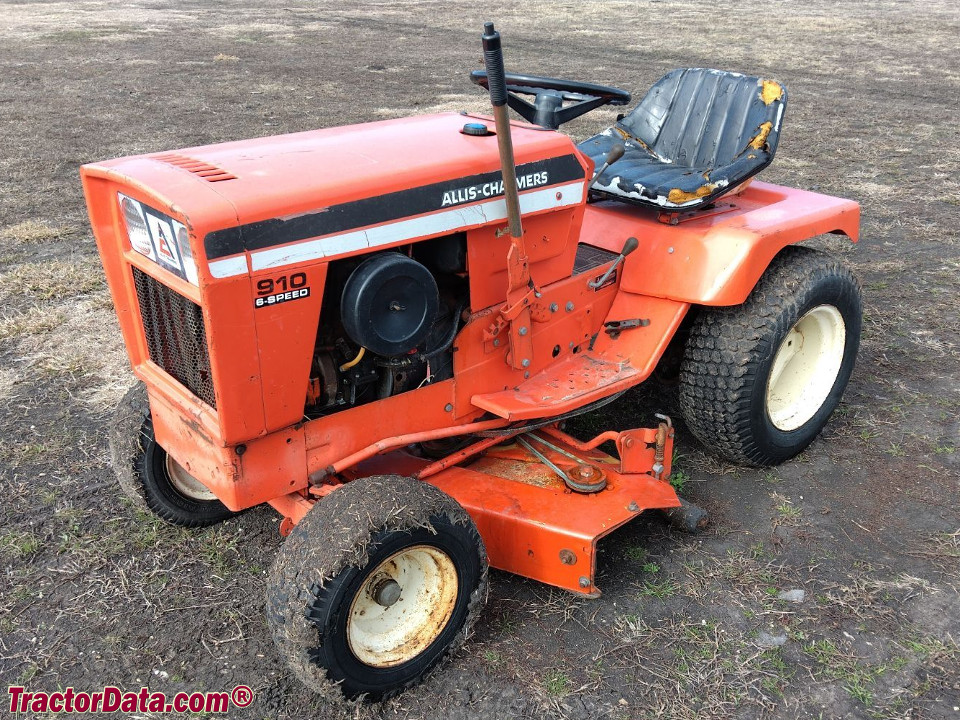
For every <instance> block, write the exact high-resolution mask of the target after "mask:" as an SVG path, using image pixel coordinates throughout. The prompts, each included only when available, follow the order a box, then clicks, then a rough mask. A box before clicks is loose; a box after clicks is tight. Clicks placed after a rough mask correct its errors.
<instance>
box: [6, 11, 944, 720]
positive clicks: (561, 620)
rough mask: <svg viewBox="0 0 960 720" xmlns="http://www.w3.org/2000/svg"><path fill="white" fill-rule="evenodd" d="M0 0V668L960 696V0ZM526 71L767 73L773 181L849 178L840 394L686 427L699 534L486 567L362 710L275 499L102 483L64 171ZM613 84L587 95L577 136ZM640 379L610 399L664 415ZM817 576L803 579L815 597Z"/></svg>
mask: <svg viewBox="0 0 960 720" xmlns="http://www.w3.org/2000/svg"><path fill="white" fill-rule="evenodd" d="M264 5H265V4H264V3H259V4H258V3H251V2H248V1H247V0H233V1H231V2H226V3H210V2H200V1H199V0H194V1H192V2H191V1H189V0H188V1H186V2H170V1H169V0H152V1H149V2H148V1H146V0H143V1H140V2H133V3H123V4H113V3H107V2H81V1H79V0H74V1H66V2H0V11H2V12H3V15H4V21H3V23H0V69H2V72H0V110H2V116H3V118H4V122H3V123H0V147H2V148H3V150H2V152H0V177H2V178H3V180H2V182H0V249H2V253H0V487H2V491H3V497H4V503H3V506H2V509H0V518H2V520H0V523H2V524H0V567H2V570H3V572H2V574H0V680H2V682H0V685H3V684H14V683H26V684H27V685H28V686H29V687H31V688H33V689H47V690H55V689H57V688H60V687H65V686H68V685H72V686H74V687H75V688H78V689H80V688H87V689H95V688H97V687H100V686H103V685H105V684H116V685H119V686H120V687H123V688H129V689H137V688H139V687H140V686H141V685H142V684H148V685H149V686H150V687H151V688H153V689H162V690H167V691H172V690H174V689H176V690H179V689H186V690H191V691H192V690H223V689H227V690H229V689H230V688H232V687H233V686H234V685H236V684H238V683H245V684H248V685H250V686H251V687H253V688H254V690H255V692H256V693H257V696H258V703H257V705H256V707H255V712H253V713H252V715H255V716H257V717H271V718H272V717H277V718H299V717H305V716H312V717H330V718H341V717H342V718H345V717H364V718H365V717H371V718H387V717H436V716H438V715H444V716H446V717H449V718H466V717H498V718H502V717H570V718H581V717H582V718H595V717H611V718H653V717H666V718H708V717H709V718H727V717H741V718H753V717H775V718H801V717H802V718H808V717H814V718H817V717H822V718H839V717H857V718H878V719H880V718H911V719H917V718H960V709H958V708H960V645H958V641H960V594H958V592H960V591H958V583H960V570H958V567H960V510H958V503H957V497H958V491H960V480H958V478H960V449H958V448H960V342H958V340H957V338H958V337H960V320H958V318H960V300H958V297H960V295H958V280H957V277H958V272H960V239H958V228H960V181H958V177H960V173H958V170H960V151H958V149H957V140H956V139H957V137H958V134H960V133H958V131H960V124H958V122H957V119H956V117H955V113H954V112H951V108H952V107H953V106H955V104H956V103H955V98H956V97H957V96H958V93H960V61H958V59H957V53H956V50H957V47H956V44H957V37H958V34H960V11H958V10H957V9H956V8H955V7H954V5H953V3H950V2H947V1H946V0H939V1H936V0H934V1H933V2H928V3H924V4H919V3H910V2H892V1H890V0H884V1H880V0H877V1H875V2H863V3H859V2H858V3H850V2H846V3H833V2H830V3H828V2H825V1H824V0H810V1H809V2H805V3H802V4H801V3H789V2H776V3H768V4H767V5H763V6H756V5H747V4H741V5H737V6H735V7H734V8H732V9H731V8H724V7H719V6H712V5H711V6H704V5H703V4H701V3H694V2H679V1H676V0H664V1H662V2H654V1H651V2H641V1H637V2H603V3H598V2H583V1H581V2H576V3H574V2H567V3H531V4H528V5H525V6H524V7H523V8H522V9H518V7H516V6H513V5H510V6H506V5H504V6H497V5H496V4H494V5H486V6H483V7H482V8H479V7H469V6H461V5H451V4H448V3H440V2H412V1H411V2H403V3H400V2H393V3H390V2H382V3H376V4H370V5H364V6H360V7H351V6H348V5H347V4H343V3H319V4H318V3H307V2H302V1H301V0H291V1H290V2H284V3H283V4H282V5H279V4H277V5H271V6H269V7H265V6H264ZM489 18H493V19H495V20H496V21H497V23H498V27H499V28H500V29H501V30H502V32H503V33H504V42H505V47H506V53H507V59H508V67H509V68H511V69H514V70H521V71H525V72H528V73H530V74H545V75H558V76H569V77H573V78H577V79H582V80H587V81H594V82H606V83H610V84H614V85H620V86H622V87H625V88H627V89H629V90H631V91H633V92H634V93H635V94H642V92H643V91H644V90H645V89H646V88H647V87H649V85H650V84H652V82H653V81H654V80H656V79H657V78H658V77H659V76H661V75H662V74H663V73H664V72H666V71H667V70H669V69H671V68H674V67H679V66H702V65H705V66H713V67H722V68H728V69H735V70H741V71H746V72H751V73H757V74H766V75H769V76H772V77H776V78H777V79H779V80H781V81H783V82H784V83H785V84H786V85H787V87H788V88H789V91H790V107H789V110H788V113H787V118H786V123H785V131H784V133H783V137H782V140H781V144H780V149H779V151H778V155H777V159H776V161H775V162H774V164H773V165H772V166H771V168H770V169H768V170H767V171H766V172H765V174H764V177H765V179H767V180H770V181H774V182H782V183H785V184H791V185H796V186H799V187H804V188H812V189H819V190H821V191H823V192H828V193H835V194H839V195H844V196H848V197H852V198H854V199H857V200H859V201H860V202H861V203H862V204H863V226H862V230H863V240H862V243H861V244H860V246H859V247H857V248H855V249H854V248H853V247H848V246H844V245H842V244H835V245H834V250H835V251H836V252H841V253H844V254H845V256H846V257H847V259H848V260H849V262H850V263H851V264H852V265H853V266H854V267H855V268H856V270H857V272H858V274H859V275H860V277H861V279H862V281H863V284H864V290H865V301H866V319H865V334H864V339H863V346H862V350H861V356H860V361H859V364H858V367H857V370H856V371H855V374H854V377H853V379H852V382H851V385H850V388H849V390H848V393H847V396H846V399H845V401H844V403H843V404H842V405H841V407H840V409H839V411H838V412H837V413H836V415H835V416H834V418H833V419H832V421H831V423H830V425H829V426H828V428H827V430H826V432H825V433H824V434H823V436H822V437H821V438H820V439H818V440H817V441H816V442H815V443H814V444H813V445H812V446H811V448H810V449H809V450H808V451H807V452H805V453H804V454H803V456H801V457H800V458H799V459H798V460H796V461H793V462H791V463H788V464H786V465H784V466H781V467H779V468H776V469H773V470H768V471H755V470H743V469H738V468H734V467H732V466H727V465H725V464H723V463H719V462H717V461H716V460H714V459H712V458H711V457H710V456H709V455H707V454H706V453H705V452H704V451H703V450H702V448H700V447H698V445H697V444H696V443H695V441H694V440H692V439H691V437H690V436H689V434H688V433H685V432H684V428H683V427H682V426H681V427H680V429H679V438H680V439H679V453H680V455H681V457H680V458H679V462H678V466H679V468H680V470H681V473H682V474H681V478H682V480H683V482H684V492H685V493H686V494H688V495H689V496H690V497H691V498H692V499H694V500H695V501H697V502H699V503H700V504H702V505H704V506H705V507H707V508H708V509H709V510H710V511H711V513H712V514H713V518H714V521H713V525H712V527H711V529H710V530H709V531H708V532H707V533H706V534H705V535H701V536H699V537H695V538H693V537H686V536H680V535H677V534H675V533H673V532H672V531H671V530H670V529H669V528H667V527H666V526H665V525H663V524H662V523H661V522H660V521H659V520H657V519H656V518H649V519H642V520H640V521H638V522H637V523H635V524H634V525H631V526H629V527H628V528H626V529H624V530H623V531H621V532H619V533H617V534H616V535H614V536H613V537H611V538H610V539H609V540H608V541H606V543H605V544H604V545H603V546H602V549H603V554H602V557H601V561H600V578H599V581H598V584H599V585H600V587H601V588H602V589H603V590H604V595H603V597H602V598H601V599H599V600H595V601H586V600H581V599H578V598H575V597H572V596H569V595H566V594H564V593H562V592H559V591H555V590H551V589H549V588H547V587H544V586H541V585H538V584H536V583H533V582H528V581H525V580H522V579H520V578H517V577H513V576H508V575H505V574H501V573H495V574H494V577H493V583H492V585H493V589H492V594H491V597H490V601H489V604H488V608H487V611H486V615H485V617H484V619H483V620H482V621H481V624H480V626H479V628H478V629H477V632H476V634H475V636H474V638H473V639H472V641H471V642H470V643H468V645H467V647H466V649H465V651H464V652H463V653H461V655H460V656H459V657H458V658H456V659H455V661H454V662H453V663H452V664H451V665H450V666H448V668H447V669H446V670H445V671H444V672H443V673H442V674H439V675H437V676H435V677H434V678H432V679H431V680H430V681H429V682H428V683H426V684H425V685H423V686H421V687H419V688H416V689H414V690H412V691H410V692H408V693H407V694H405V695H404V696H402V697H400V698H398V699H396V700H393V701H390V702H388V703H385V704H383V705H376V706H371V707H363V708H353V709H349V708H348V709H343V708H335V707H330V706H326V705H322V704H321V703H319V702H318V701H317V700H316V699H314V698H312V697H311V696H310V695H309V693H307V692H306V691H305V690H303V689H302V688H301V687H300V686H299V685H298V684H296V682H295V681H294V680H293V679H292V678H291V677H290V676H289V675H288V673H287V671H286V670H285V666H284V664H283V662H282V659H281V658H279V657H278V656H277V654H276V652H275V651H274V648H273V645H272V644H271V642H270V639H269V637H268V634H267V632H266V628H265V624H264V621H263V618H262V607H261V606H262V594H263V582H264V568H266V567H267V566H268V565H269V563H270V562H271V560H272V557H273V554H274V553H275V551H276V549H277V547H278V546H279V544H280V538H279V535H278V533H277V521H276V517H275V516H274V514H273V513H272V512H269V511H266V510H255V511H252V512H249V513H246V514H244V515H242V516H240V517H239V518H237V519H235V520H232V521H230V522H227V523H225V524H224V525H222V526H219V527H217V528H215V529H210V530H205V531H200V532H188V531H183V530H179V529H176V528H173V527H170V526H167V525H164V524H163V523H161V522H158V521H157V520H156V519H154V518H152V517H150V516H147V515H142V514H138V513H137V512H136V511H134V510H133V509H132V508H131V507H130V506H128V505H127V504H126V503H125V502H124V501H123V500H121V498H120V497H119V496H118V493H117V491H116V489H115V487H114V482H113V480H112V476H111V472H110V469H109V466H108V458H107V452H106V448H105V434H104V427H105V424H106V423H107V422H108V421H109V418H110V414H111V408H112V407H113V405H114V404H115V403H116V401H117V400H118V399H119V397H120V396H121V395H122V393H123V391H124V389H125V388H126V386H127V385H128V383H129V382H130V376H129V372H128V368H127V365H126V360H125V356H124V353H123V349H122V346H121V343H120V339H119V334H118V331H117V327H116V323H115V320H114V319H113V314H112V308H111V305H110V301H109V297H108V294H107V292H106V288H105V284H104V280H103V276H102V273H101V271H100V269H99V263H98V260H97V256H96V251H95V248H94V245H93V241H92V237H91V234H90V229H89V226H88V224H87V222H86V217H85V210H84V206H83V199H82V196H81V193H80V187H79V181H78V177H77V167H78V166H79V165H80V164H81V163H83V162H87V161H93V160H99V159H103V158H107V157H115V156H119V155H125V154H132V153H139V152H147V151H159V150H166V149H172V148H177V147H182V146H189V145H195V144H201V143H209V142H216V141H220V140H228V139H237V138H246V137H251V136H257V135H267V134H274V133H280V132H288V131H295V130H301V129H308V128H313V127H325V126H332V125H336V124H342V123H350V122H359V121H364V120H370V119H379V118H385V117H397V116H402V115H407V114H410V113H421V112H432V111H436V110H446V109H475V110H481V109H483V107H484V99H483V96H482V95H481V94H480V93H478V92H477V91H476V89H475V88H474V87H473V86H471V85H470V84H469V81H468V79H467V72H468V71H469V70H470V69H473V68H476V67H478V66H479V58H480V51H479V42H478V35H479V33H480V28H481V22H482V20H483V19H489ZM612 115H613V111H609V112H608V111H606V110H604V111H598V112H596V113H593V114H590V115H588V116H587V117H586V118H584V119H581V120H579V121H577V122H576V123H573V124H571V126H569V130H570V132H571V134H573V135H574V136H576V137H578V138H582V137H586V136H587V135H588V134H590V133H591V132H592V131H593V130H594V129H595V128H597V127H600V126H601V125H603V124H604V123H607V122H608V121H609V120H610V119H611V117H612ZM672 402H674V401H673V399H672V398H671V397H670V396H669V394H666V395H663V394H654V393H651V392H649V391H648V392H638V393H634V394H632V395H630V396H628V397H627V398H625V399H624V400H622V401H620V402H619V403H618V404H617V405H616V406H614V407H612V408H610V409H608V410H605V411H604V412H605V413H607V414H606V416H605V417H604V418H597V419H595V422H597V423H598V424H603V425H607V424H614V425H617V424H619V425H628V424H636V423H638V422H640V423H642V422H648V421H649V416H650V414H651V413H652V412H653V411H654V410H655V409H667V410H670V409H672V406H671V403H672ZM797 591H802V592H797Z"/></svg>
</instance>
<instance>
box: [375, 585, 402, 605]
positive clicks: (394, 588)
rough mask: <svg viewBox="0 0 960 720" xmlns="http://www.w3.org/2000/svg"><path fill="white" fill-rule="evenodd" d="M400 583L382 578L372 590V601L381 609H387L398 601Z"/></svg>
mask: <svg viewBox="0 0 960 720" xmlns="http://www.w3.org/2000/svg"><path fill="white" fill-rule="evenodd" d="M400 592H401V588H400V583H398V582H397V581H396V580H392V579H391V578H384V579H383V580H381V581H380V582H378V583H377V584H376V585H375V586H374V588H373V600H374V602H376V603H377V605H380V606H381V607H385V608H388V607H390V606H391V605H393V604H394V603H395V602H396V601H397V600H399V599H400Z"/></svg>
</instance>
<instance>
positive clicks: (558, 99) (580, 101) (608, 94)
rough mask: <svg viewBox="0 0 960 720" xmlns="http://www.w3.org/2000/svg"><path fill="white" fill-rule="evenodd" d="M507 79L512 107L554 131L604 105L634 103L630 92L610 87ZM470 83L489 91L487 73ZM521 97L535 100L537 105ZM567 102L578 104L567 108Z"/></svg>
mask: <svg viewBox="0 0 960 720" xmlns="http://www.w3.org/2000/svg"><path fill="white" fill-rule="evenodd" d="M504 77H505V80H506V88H507V91H508V92H509V95H508V98H507V102H508V103H509V105H510V107H511V108H513V109H514V110H516V111H517V112H518V113H519V114H520V115H522V116H523V117H524V118H526V119H527V120H529V121H530V122H532V123H535V124H537V125H541V126H542V127H548V128H550V129H553V130H556V129H557V128H558V127H559V126H560V125H562V124H563V123H565V122H568V121H570V120H573V119H574V118H576V117H579V116H580V115H583V114H584V113H586V112H589V111H590V110H593V109H595V108H598V107H600V106H602V105H626V104H627V103H629V102H630V93H629V92H627V91H626V90H621V89H620V88H616V87H611V86H609V85H597V84H594V83H587V82H578V81H576V80H564V79H561V78H549V77H541V76H539V75H523V74H520V73H505V75H504ZM470 80H471V81H473V83H474V84H475V85H479V86H480V87H482V88H486V89H488V90H489V81H488V79H487V71H486V70H474V71H473V72H471V73H470ZM519 95H533V96H535V97H536V101H535V104H531V103H529V102H527V101H526V100H524V99H523V98H520V97H519ZM564 101H567V102H572V103H574V104H573V105H570V106H567V107H563V106H562V105H563V102H564Z"/></svg>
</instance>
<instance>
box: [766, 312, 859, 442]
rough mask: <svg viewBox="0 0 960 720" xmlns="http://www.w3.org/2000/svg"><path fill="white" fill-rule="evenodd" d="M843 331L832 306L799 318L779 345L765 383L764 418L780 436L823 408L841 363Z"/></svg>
mask: <svg viewBox="0 0 960 720" xmlns="http://www.w3.org/2000/svg"><path fill="white" fill-rule="evenodd" d="M846 340H847V329H846V325H845V324H844V322H843V316H842V315H841V314H840V311H839V310H837V309H836V308H835V307H833V305H819V306H818V307H815V308H813V309H812V310H810V312H808V313H807V314H806V315H804V316H803V317H802V318H800V319H799V320H798V321H797V323H796V324H795V325H794V326H793V327H792V328H790V332H788V333H787V335H786V337H785V338H784V339H783V341H782V342H781V343H780V347H779V348H778V349H777V354H776V355H775V356H774V358H773V365H772V367H771V368H770V377H769V378H768V379H767V416H768V417H769V418H770V422H772V423H773V425H774V426H775V427H776V428H777V429H779V430H782V431H784V432H789V431H791V430H796V429H797V428H799V427H801V426H803V425H804V424H805V423H807V422H808V421H809V420H810V418H812V417H813V416H814V415H816V414H817V411H818V410H820V408H821V407H823V403H824V402H825V401H826V399H827V396H828V395H829V394H830V390H831V389H833V384H834V383H835V382H836V380H837V374H838V373H839V372H840V365H841V364H842V363H843V350H844V347H845V345H846Z"/></svg>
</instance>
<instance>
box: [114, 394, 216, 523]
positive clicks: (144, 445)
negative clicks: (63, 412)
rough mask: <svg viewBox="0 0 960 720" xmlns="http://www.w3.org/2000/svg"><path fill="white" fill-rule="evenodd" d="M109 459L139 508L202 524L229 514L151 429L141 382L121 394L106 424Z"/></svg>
mask: <svg viewBox="0 0 960 720" xmlns="http://www.w3.org/2000/svg"><path fill="white" fill-rule="evenodd" d="M108 441H109V445H110V459H111V461H112V463H113V470H114V473H116V476H117V481H118V483H119V485H120V489H121V490H122V491H123V493H124V495H126V496H127V497H128V498H129V499H130V500H131V501H132V502H133V504H134V505H135V506H136V507H137V508H138V509H140V510H143V511H149V512H152V513H154V514H155V515H158V516H159V517H161V518H163V519H164V520H166V521H167V522H169V523H172V524H174V525H181V526H183V527H206V526H208V525H214V524H216V523H218V522H221V521H222V520H226V519H227V518H230V517H233V515H234V513H233V512H232V511H231V510H229V509H228V508H227V507H226V506H225V505H224V504H223V503H221V502H220V501H219V500H218V499H217V496H216V495H214V494H213V493H212V492H210V491H209V490H208V489H207V488H206V487H205V486H204V485H203V484H202V483H201V482H200V481H199V480H197V479H196V478H195V477H193V475H191V474H190V473H189V472H188V471H187V469H186V468H184V467H183V466H182V465H181V464H180V463H178V462H177V461H176V460H174V459H173V458H172V457H171V456H170V455H168V454H167V451H166V450H164V449H163V448H162V447H161V446H160V444H159V443H158V442H157V440H156V438H155V437H154V435H153V420H152V419H151V416H150V402H149V400H148V398H147V390H146V387H145V386H144V385H143V383H137V384H136V385H134V386H133V387H132V388H130V390H129V391H128V392H127V394H126V395H124V397H123V399H122V400H121V401H120V404H119V405H118V406H117V408H116V410H115V411H114V413H113V417H112V422H111V423H110V425H109V433H108Z"/></svg>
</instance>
